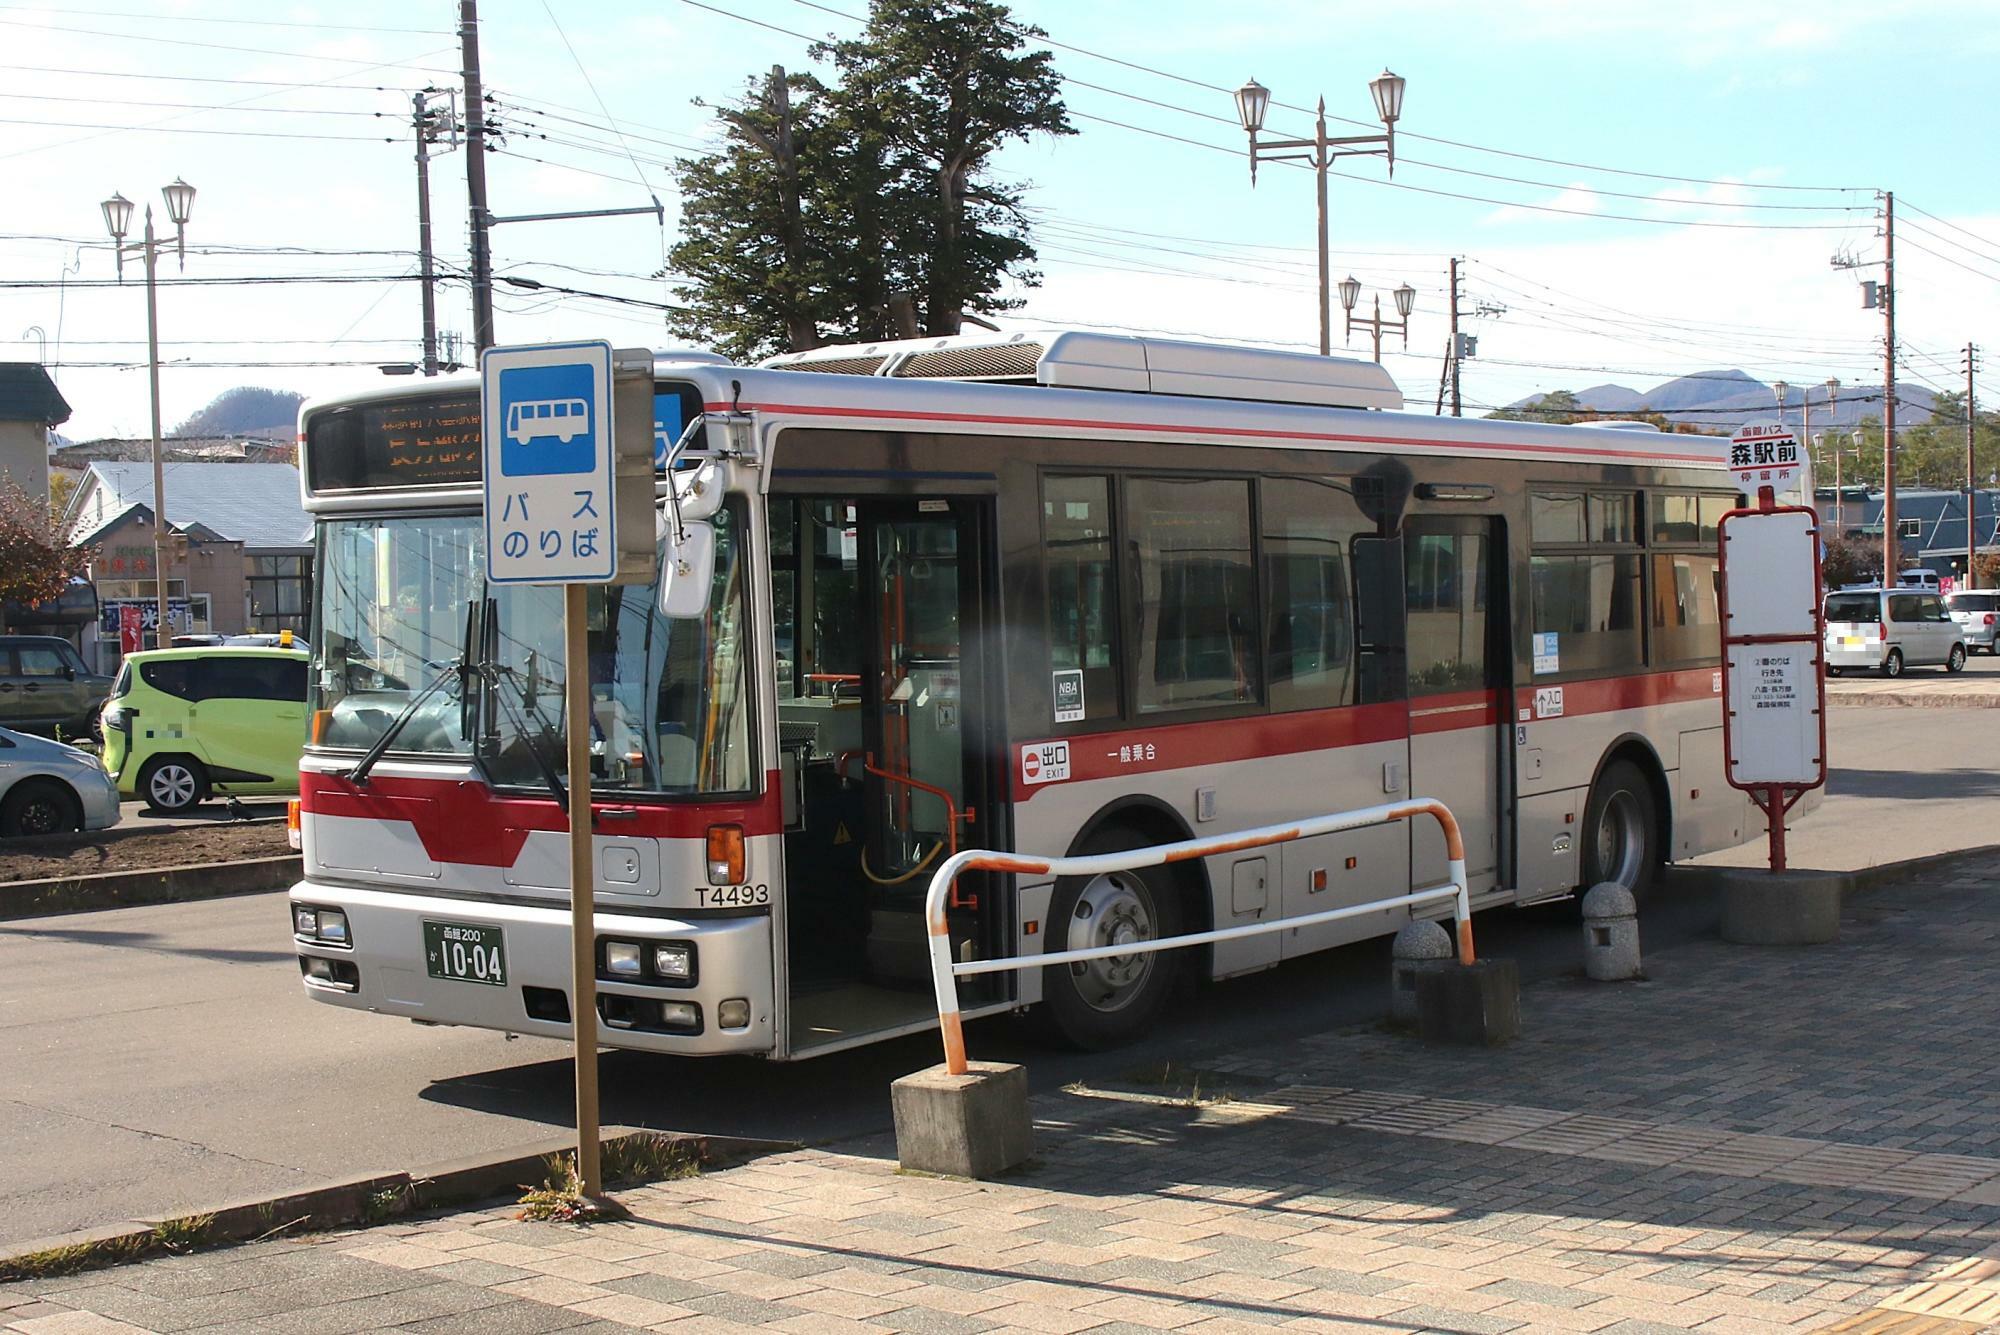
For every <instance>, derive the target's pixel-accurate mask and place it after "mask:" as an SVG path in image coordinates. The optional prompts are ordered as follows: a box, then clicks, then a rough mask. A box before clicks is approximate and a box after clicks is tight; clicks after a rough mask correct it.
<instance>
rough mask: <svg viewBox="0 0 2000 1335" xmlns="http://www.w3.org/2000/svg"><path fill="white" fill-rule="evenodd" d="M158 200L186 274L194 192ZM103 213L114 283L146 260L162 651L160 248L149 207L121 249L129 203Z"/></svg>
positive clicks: (166, 644)
mask: <svg viewBox="0 0 2000 1335" xmlns="http://www.w3.org/2000/svg"><path fill="white" fill-rule="evenodd" d="M160 195H161V197H162V198H164V199H165V200H166V202H167V217H168V218H169V219H170V220H171V221H172V222H173V224H174V250H175V253H176V254H177V255H178V256H179V258H180V264H181V268H182V269H186V268H187V224H188V217H189V215H190V214H191V213H192V212H193V211H194V187H193V186H191V185H189V184H188V183H187V182H186V181H183V180H181V179H180V178H179V177H178V176H177V177H175V178H174V183H173V184H172V185H167V186H162V187H160ZM101 207H102V208H103V210H104V227H105V230H106V231H108V232H110V233H111V240H112V242H113V243H114V245H115V247H116V249H117V254H118V280H119V281H120V282H123V281H124V280H125V256H126V255H127V254H128V253H130V252H133V251H137V252H139V253H140V254H142V255H144V256H145V260H146V363H147V369H148V372H149V374H150V376H151V379H152V388H153V593H154V595H155V597H156V600H157V603H158V611H157V614H156V615H157V616H158V618H159V625H158V626H156V627H155V631H156V632H157V634H156V640H157V642H158V644H159V647H160V648H162V649H171V648H172V647H173V643H174V630H173V626H172V625H171V624H170V623H169V622H168V620H167V554H168V550H169V543H168V541H167V486H166V476H165V472H166V470H165V469H163V468H162V467H161V466H160V302H159V287H158V284H157V282H156V281H155V277H154V270H155V268H156V267H157V266H158V262H159V251H160V247H161V246H163V245H165V244H166V241H165V240H164V239H162V238H156V237H154V235H153V206H152V205H151V204H148V205H147V206H146V234H145V237H144V238H143V239H142V240H139V241H135V242H132V243H130V244H127V242H126V240H125V234H126V232H127V231H129V230H130V229H131V226H132V201H131V200H129V199H127V198H125V196H124V195H122V194H116V193H114V194H113V195H112V196H111V198H109V199H107V200H105V201H104V203H103V204H102V205H101Z"/></svg>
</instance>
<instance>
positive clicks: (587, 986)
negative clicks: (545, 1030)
mask: <svg viewBox="0 0 2000 1335" xmlns="http://www.w3.org/2000/svg"><path fill="white" fill-rule="evenodd" d="M589 593H590V591H589V588H588V586H586V585H582V584H565V585H564V586H563V691H564V697H565V704H564V709H563V713H564V717H565V721H566V722H567V723H568V725H569V726H568V727H567V728H565V729H564V731H565V732H566V733H567V734H568V737H567V742H568V746H569V911H570V927H569V933H570V998H571V1000H570V1030H571V1037H572V1039H573V1041H574V1042H575V1045H576V1175H577V1178H578V1179H579V1180H580V1182H581V1183H582V1190H583V1194H584V1195H586V1196H601V1195H603V1194H604V1183H603V1181H602V1179H601V1178H600V1176H599V1172H598V1125H597V1115H598V1114H597V926H596V915H595V906H594V905H593V903H592V900H593V898H594V895H593V887H594V885H595V883H596V879H597V876H596V868H595V867H594V866H593V858H592V848H591V841H590V830H591V817H590V651H589V647H588V641H589V635H590V619H589V614H588V602H587V599H588V598H589Z"/></svg>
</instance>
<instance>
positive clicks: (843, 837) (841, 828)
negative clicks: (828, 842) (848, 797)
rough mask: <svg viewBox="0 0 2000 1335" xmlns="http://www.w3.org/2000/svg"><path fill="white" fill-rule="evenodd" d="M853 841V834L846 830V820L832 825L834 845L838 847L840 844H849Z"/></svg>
mask: <svg viewBox="0 0 2000 1335" xmlns="http://www.w3.org/2000/svg"><path fill="white" fill-rule="evenodd" d="M853 842H854V836H853V835H851V834H849V833H848V832H847V822H846V821H842V822H841V823H840V824H838V825H836V826H834V827H833V843H834V847H836V848H838V847H839V846H840V845H842V844H851V843H853Z"/></svg>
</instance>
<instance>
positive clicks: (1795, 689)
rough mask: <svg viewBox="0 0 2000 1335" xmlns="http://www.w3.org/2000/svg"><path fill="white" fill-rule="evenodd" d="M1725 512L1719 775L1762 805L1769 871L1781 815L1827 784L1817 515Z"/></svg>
mask: <svg viewBox="0 0 2000 1335" xmlns="http://www.w3.org/2000/svg"><path fill="white" fill-rule="evenodd" d="M1773 489H1774V484H1773V483H1770V482H1765V483H1761V484H1759V485H1758V487H1757V498H1758V508H1756V509H1754V510H1731V511H1730V512H1729V513H1727V514H1725V515H1724V516H1723V517H1722V522H1721V537H1720V539H1719V542H1718V546H1719V547H1720V562H1719V566H1720V568H1719V572H1718V580H1719V582H1720V584H1721V588H1720V589H1719V590H1718V594H1719V599H1718V602H1719V607H1720V610H1721V614H1722V688H1723V690H1722V695H1723V706H1722V754H1723V765H1724V776H1725V777H1726V778H1727V779H1728V781H1729V784H1730V786H1731V787H1733V788H1739V789H1742V790H1743V791H1745V792H1747V793H1749V794H1750V796H1751V799H1752V800H1753V801H1755V802H1756V803H1757V805H1758V806H1760V807H1762V808H1763V809H1764V812H1765V815H1766V818H1767V821H1768V824H1769V837H1770V843H1771V869H1772V870H1773V871H1783V870H1784V869H1785V813H1786V812H1787V811H1789V810H1790V809H1791V807H1792V805H1793V804H1794V803H1795V802H1797V801H1798V800H1799V797H1800V796H1801V795H1802V794H1804V793H1805V792H1807V791H1809V790H1810V789H1813V788H1817V787H1819V786H1820V785H1821V784H1823V783H1825V782H1826V663H1825V640H1824V630H1825V625H1824V620H1823V610H1822V608H1821V597H1820V594H1821V586H1820V566H1819V516H1818V515H1817V514H1816V513H1814V511H1813V510H1812V509H1811V508H1810V507H1807V506H1796V505H1783V506H1781V505H1778V504H1776V503H1775V501H1774V498H1773Z"/></svg>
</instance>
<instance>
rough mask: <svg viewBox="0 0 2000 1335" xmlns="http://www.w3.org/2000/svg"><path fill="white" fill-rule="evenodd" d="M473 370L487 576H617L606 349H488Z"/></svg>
mask: <svg viewBox="0 0 2000 1335" xmlns="http://www.w3.org/2000/svg"><path fill="white" fill-rule="evenodd" d="M479 371H480V386H479V406H480V421H481V430H480V436H481V440H480V463H481V468H480V474H481V477H482V478H483V480H484V483H485V498H486V568H487V574H488V578H490V579H491V580H492V581H493V582H494V583H495V584H607V583H610V582H611V581H612V580H614V579H615V578H616V577H617V574H618V531H617V523H618V507H617V505H616V503H615V501H616V490H617V463H618V457H617V449H616V440H617V435H616V430H615V427H614V423H613V421H612V392H611V379H612V369H611V345H610V344H609V343H604V342H591V343H549V344H538V345H530V346H524V347H513V348H488V349H487V350H486V352H485V353H484V354H482V355H481V357H480V359H479Z"/></svg>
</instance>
